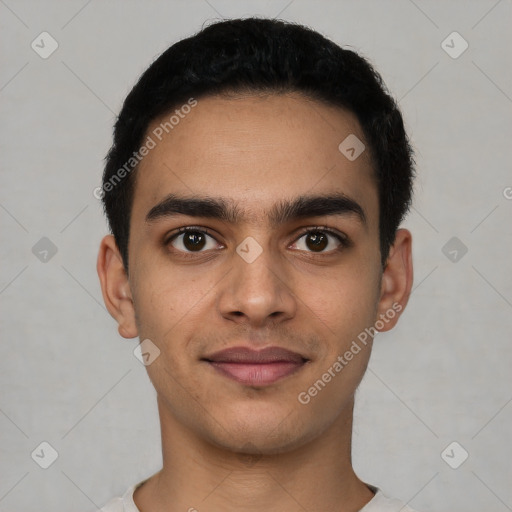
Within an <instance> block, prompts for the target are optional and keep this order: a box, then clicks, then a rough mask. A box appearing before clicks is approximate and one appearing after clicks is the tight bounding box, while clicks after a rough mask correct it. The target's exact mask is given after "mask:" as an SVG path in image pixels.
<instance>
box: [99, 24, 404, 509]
mask: <svg viewBox="0 0 512 512" xmlns="http://www.w3.org/2000/svg"><path fill="white" fill-rule="evenodd" d="M412 178H413V160H412V151H411V148H410V145H409V143H408V139H407V136H406V134H405V131H404V126H403V121H402V117H401V115H400V112H399V110H398V109H397V106H396V104H395V102H394V101H393V100H392V98H391V97H390V96H389V95H388V94H387V92H386V90H385V88H384V86H383V84H382V81H381V79H380V77H379V75H378V74H377V73H376V72H375V71H374V70H373V68H372V67H371V66H370V65H369V64H368V63H367V62H366V61H365V60H364V59H362V58H361V57H359V56H358V55H357V54H355V53H353V52H351V51H348V50H344V49H341V48H340V47H338V46H337V45H335V44H334V43H332V42H330V41H329V40H327V39H325V38H324V37H322V36H321V35H320V34H318V33H316V32H314V31H312V30H310V29H307V28H305V27H302V26H299V25H295V24H290V23H285V22H281V21H273V20H263V19H245V20H230V21H225V22H220V23H216V24H213V25H211V26H209V27H207V28H205V29H204V30H202V31H201V32H199V33H198V34H197V35H195V36H194V37H191V38H189V39H186V40H183V41H181V42H179V43H177V44H175V45H173V46H172V47H170V48H169V49H168V50H167V51H166V52H164V53H163V54H162V55H161V56H160V57H159V58H158V59H157V60H156V61H155V62H154V63H153V64H152V65H151V66H150V68H149V69H148V70H147V71H146V72H145V73H144V74H143V75H142V77H141V78H140V80H139V82H138V83H137V84H136V85H135V87H134V88H133V90H132V91H131V92H130V94H129V95H128V97H127V98H126V101H125V103H124V105H123V108H122V110H121V113H120V115H119V118H118V121H117V123H116V126H115V132H114V143H113V146H112V148H111V150H110V152H109V154H108V156H107V162H106V168H105V173H104V178H103V186H102V188H101V191H100V193H101V195H102V197H103V201H104V205H105V210H106V214H107V217H108V220H109V224H110V228H111V231H112V235H109V236H106V237H105V238H104V239H103V241H102V242H101V248H100V252H99V257H98V274H99V277H100V281H101V286H102V291H103V297H104V300H105V304H106V306H107V308H108V310H109V311H110V313H111V314H112V316H113V317H114V318H115V319H116V321H117V322H118V325H119V333H120V334H121V336H123V337H125V338H133V337H137V336H138V337H139V338H140V340H141V352H142V354H143V356H144V360H145V362H146V364H147V371H148V374H149V378H150V379H151V381H152V383H153V385H154V387H155V389H156V391H157V402H158V409H159V414H160V423H161V432H162V451H163V468H162V469H161V470H160V471H159V472H158V473H157V474H155V475H153V476H151V477H150V478H148V479H147V480H145V481H143V482H141V483H139V484H137V485H134V486H132V487H131V488H130V489H128V490H127V492H126V493H125V495H124V496H123V497H122V498H117V499H114V500H112V501H111V502H110V503H109V504H107V505H106V506H105V507H104V508H103V510H104V511H108V512H117V511H119V512H120V511H125V512H135V511H140V512H153V511H155V512H156V511H166V512H175V511H187V510H188V511H190V512H191V511H196V510H197V511H199V512H213V511H219V512H220V511H223V512H226V511H227V512H229V511H234V510H237V511H240V510H244V511H245V510H248V511H255V512H256V511H265V512H274V511H276V512H277V511H279V512H287V511H303V510H308V511H312V510H329V511H339V512H355V511H360V510H362V511H364V512H377V511H398V510H402V511H410V510H411V509H410V508H408V507H407V506H405V505H404V504H403V503H401V502H399V501H398V500H392V499H389V498H387V497H386V496H385V495H384V494H383V493H382V491H380V490H379V489H377V488H376V487H374V486H372V485H369V484H366V483H364V482H362V481H361V480H360V479H359V478H358V477H357V476H356V474H355V472H354V470H353V468H352V464H351V429H352V415H353V406H354V393H355V390H356V388H357V386H358V384H359V383H360V381H361V379H362V377H363V374H364V372H365V369H366V367H367V363H368V359H369V357H370V352H371V347H372V341H373V337H374V336H375V333H376V332H377V331H386V330H389V329H391V328H392V327H393V326H394V325H395V324H396V322H397V320H398V317H399V315H400V313H401V311H402V310H403V308H404V307H405V305H406V303H407V300H408V297H409V294H410V290H411V285H412V261H411V234H410V233H409V232H408V231H407V230H405V229H398V226H399V224H400V222H401V221H402V219H403V217H404V215H405V214H406V212H407V210H408V207H409V204H410V199H411V189H412Z"/></svg>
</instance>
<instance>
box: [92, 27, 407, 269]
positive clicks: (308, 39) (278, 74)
mask: <svg viewBox="0 0 512 512" xmlns="http://www.w3.org/2000/svg"><path fill="white" fill-rule="evenodd" d="M227 92H254V93H261V92H262V93H278V94H279V93H287V92H298V93H302V94H303V95H304V96H306V97H308V98H311V99H314V100H318V101H320V102H323V103H326V104H328V105H333V106H338V107H341V108H343V109H346V110H349V111H351V112H352V113H353V114H355V116H356V117H357V119H358V121H359V123H360V125H361V128H362V130H363V133H364V136H365V139H366V140H365V142H366V143H367V145H368V146H369V150H370V154H371V155H372V161H373V167H374V174H375V177H376V180H377V185H378V190H379V237H380V250H381V261H382V264H383V266H384V265H385V262H386V260H387V257H388V255H389V249H390V246H391V245H392V243H393V242H394V239H395V235H396V230H397V229H398V226H399V225H400V223H401V222H402V220H403V218H404V216H405V214H406V213H407V211H408V210H409V207H410V203H411V197H412V183H413V177H414V159H413V151H412V148H411V145H410V143H409V139H408V137H407V134H406V131H405V128H404V123H403V119H402V115H401V113H400V110H399V109H398V106H397V104H396V102H395V100H394V99H393V98H392V97H391V95H390V94H389V92H388V90H387V88H386V86H385V85H384V82H383V80H382V78H381V76H380V75H379V74H378V73H377V72H376V71H375V69H374V68H373V67H372V65H371V64H370V63H369V62H368V61H367V60H366V59H365V58H363V57H361V56H360V55H358V54H357V53H356V52H354V51H352V50H349V49H345V48H341V47H340V46H338V45H337V44H335V43H333V42H332V41H330V40H329V39H327V38H325V37H324V36H322V35H321V34H319V33H318V32H316V31H314V30H312V29H310V28H308V27H305V26H303V25H299V24H296V23H290V22H286V21H281V20H273V19H260V18H246V19H231V20H226V21H221V22H216V23H213V24H211V25H209V26H207V27H206V28H203V29H202V30H201V31H200V32H198V33H197V34H196V35H194V36H192V37H189V38H187V39H183V40H181V41H179V42H177V43H175V44H173V45H172V46H171V47H170V48H168V49H167V50H166V51H165V52H164V53H162V54H161V55H160V56H159V57H158V58H157V59H156V60H155V61H154V62H153V63H152V64H151V65H150V67H149V68H148V69H147V70H146V71H145V72H144V73H143V74H142V76H141V77H140V78H139V80H138V82H137V83H136V85H135V86H134V87H133V89H132V90H131V92H130V93H129V94H128V96H127V97H126V99H125V101H124V104H123V107H122V109H121V112H120V113H119V116H118V118H117V121H116V123H115V126H114V135H113V144H112V147H111V148H110V150H109V152H108V154H107V157H106V165H105V170H104V174H103V185H102V188H101V197H102V200H103V205H104V209H105V213H106V215H107V218H108V222H109V226H110V229H111V232H112V234H113V235H114V238H115V240H116V244H117V246H118V248H119V251H120V253H121V256H122V258H123V263H124V266H125V269H126V270H128V242H129V235H130V217H131V210H132V203H133V193H134V184H135V176H136V172H135V171H136V169H137V164H138V162H139V161H140V155H139V153H138V150H139V149H140V148H141V145H142V144H143V142H144V140H145V137H146V132H147V130H148V126H149V125H150V123H151V122H152V121H154V120H155V119H157V118H160V117H161V116H164V115H166V114H169V113H170V112H171V111H172V110H173V109H174V108H176V107H177V106H180V105H183V104H186V103H187V102H190V99H191V98H194V99H196V100H197V99H198V98H200V97H202V96H203V97H204V96H213V95H220V94H224V93H227ZM340 142H341V141H340ZM134 156H136V158H134Z"/></svg>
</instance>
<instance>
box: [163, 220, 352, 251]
mask: <svg viewBox="0 0 512 512" xmlns="http://www.w3.org/2000/svg"><path fill="white" fill-rule="evenodd" d="M318 231H319V232H321V233H326V234H328V235H331V236H332V237H334V238H336V240H337V241H338V242H339V243H340V246H339V247H338V248H336V249H332V250H331V251H327V252H318V253H315V252H314V251H307V252H309V253H310V254H317V255H322V254H329V253H332V252H334V251H341V250H343V249H345V248H348V247H350V246H351V245H352V244H351V242H350V240H349V238H348V237H347V236H346V235H344V234H341V233H338V232H337V231H333V230H332V229H331V228H328V227H327V226H313V227H309V228H305V229H304V230H302V231H301V232H300V233H299V234H298V235H297V237H296V238H295V240H294V242H293V243H296V242H297V241H298V240H300V239H301V238H302V237H303V236H304V235H307V234H309V233H315V232H318ZM190 232H192V233H203V234H205V235H208V236H209V237H211V238H213V239H214V240H216V238H215V236H214V235H213V234H212V233H211V232H210V231H209V230H208V229H207V228H204V227H199V226H186V227H181V228H179V229H178V230H177V231H176V232H174V233H172V235H170V236H168V237H167V238H166V239H165V241H164V245H165V246H168V245H169V244H170V243H171V242H172V241H173V240H175V239H176V238H177V237H178V236H180V235H182V234H184V233H190ZM176 250H177V251H178V252H180V253H182V254H185V255H192V256H194V255H195V254H201V253H202V252H204V251H189V252H185V251H180V250H179V249H176Z"/></svg>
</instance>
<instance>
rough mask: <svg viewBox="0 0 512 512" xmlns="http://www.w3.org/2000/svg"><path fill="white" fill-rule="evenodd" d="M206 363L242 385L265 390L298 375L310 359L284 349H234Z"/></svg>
mask: <svg viewBox="0 0 512 512" xmlns="http://www.w3.org/2000/svg"><path fill="white" fill-rule="evenodd" d="M203 361H206V362H207V363H208V364H210V365H211V366H212V367H213V368H214V369H215V370H216V371H218V372H220V373H221V374H223V375H224V376H226V377H228V378H230V379H232V380H234V381H236V382H239V383H240V384H244V385H246V386H253V387H254V386H256V387H263V386H268V385H270V384H273V383H274V382H276V381H278V380H280V379H283V378H284V377H287V376H288V375H291V374H293V373H295V372H297V371H298V370H300V369H301V368H302V367H303V366H304V365H305V364H306V362H307V361H308V359H307V358H305V357H303V356H302V355H300V354H298V353H296V352H292V351H290V350H286V349H284V348H281V347H266V348H263V349H261V350H254V349H251V348H248V347H232V348H228V349H224V350H221V351H219V352H215V353H214V354H211V355H209V356H207V357H204V358H203Z"/></svg>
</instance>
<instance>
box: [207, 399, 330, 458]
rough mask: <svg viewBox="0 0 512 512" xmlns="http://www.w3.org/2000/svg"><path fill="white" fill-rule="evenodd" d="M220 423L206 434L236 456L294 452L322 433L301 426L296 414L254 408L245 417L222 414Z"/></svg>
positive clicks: (315, 428) (302, 424)
mask: <svg viewBox="0 0 512 512" xmlns="http://www.w3.org/2000/svg"><path fill="white" fill-rule="evenodd" d="M222 418H223V421H222V424H217V425H215V426H214V429H213V430H210V431H209V432H208V433H205V432H204V433H203V434H206V437H208V438H209V440H210V442H212V444H215V445H217V446H218V447H220V448H222V449H224V450H228V451H231V452H235V453H244V454H249V455H277V454H282V453H285V452H289V451H292V450H294V449H297V448H299V447H301V446H303V445H304V444H306V443H307V442H308V441H310V440H312V439H314V438H315V437H316V435H317V432H318V431H319V430H320V431H321V430H322V429H321V428H318V426H317V425H309V428H308V425H307V424H304V423H303V421H302V420H300V419H299V416H298V411H295V413H294V412H291V413H290V410H283V408H282V407H280V408H279V409H278V410H277V411H276V410H274V411H272V410H269V408H267V409H262V408H255V409H253V411H251V412H248V413H246V414H240V413H239V412H238V414H237V413H235V412H233V411H231V414H228V413H226V414H224V415H223V416H222Z"/></svg>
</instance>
